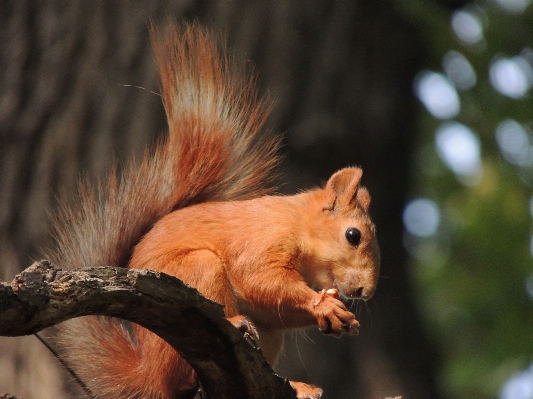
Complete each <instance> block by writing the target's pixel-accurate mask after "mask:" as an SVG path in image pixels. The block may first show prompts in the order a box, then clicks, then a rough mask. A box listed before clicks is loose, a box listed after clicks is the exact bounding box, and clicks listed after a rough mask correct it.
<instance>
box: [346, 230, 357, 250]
mask: <svg viewBox="0 0 533 399" xmlns="http://www.w3.org/2000/svg"><path fill="white" fill-rule="evenodd" d="M345 236H346V239H347V240H348V242H349V243H350V244H352V245H353V246H354V247H357V246H358V245H359V243H360V242H361V232H360V231H359V230H357V229H356V228H355V227H350V228H349V229H348V230H346V233H345Z"/></svg>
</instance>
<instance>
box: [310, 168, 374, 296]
mask: <svg viewBox="0 0 533 399" xmlns="http://www.w3.org/2000/svg"><path fill="white" fill-rule="evenodd" d="M362 174H363V173H362V171H361V169H359V168H345V169H341V170H340V171H338V172H337V173H335V174H334V175H333V176H331V178H330V179H329V180H328V182H327V184H326V186H325V188H323V189H321V190H315V191H312V192H311V193H310V194H311V195H312V196H313V198H312V203H313V206H312V208H313V211H312V212H310V213H309V214H307V220H306V221H305V223H306V224H307V225H308V226H306V229H305V231H306V232H307V234H308V235H307V236H306V237H305V238H304V242H305V246H304V247H303V251H302V269H301V273H302V275H303V277H304V278H305V280H306V281H307V283H308V284H310V285H314V286H317V287H319V288H321V289H322V288H323V289H329V288H337V289H338V290H339V292H340V293H341V294H342V295H343V296H345V297H347V298H354V299H365V300H367V299H369V298H370V297H371V296H372V295H373V294H374V291H375V289H376V285H377V280H378V275H379V265H380V254H379V247H378V243H377V239H376V228H375V226H374V224H373V223H372V221H371V220H370V217H369V216H368V207H369V206H370V195H369V194H368V191H367V190H366V189H365V188H364V187H361V186H360V182H361V176H362Z"/></svg>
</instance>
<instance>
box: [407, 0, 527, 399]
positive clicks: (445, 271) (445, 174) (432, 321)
mask: <svg viewBox="0 0 533 399" xmlns="http://www.w3.org/2000/svg"><path fill="white" fill-rule="evenodd" d="M502 1H503V0H502ZM400 3H401V6H402V7H404V8H405V10H407V11H408V13H409V15H410V16H411V17H412V18H413V20H414V21H415V22H416V23H417V24H418V25H419V26H421V31H422V34H423V35H424V38H425V41H426V45H427V48H428V49H429V51H430V54H429V57H428V58H427V60H426V65H425V68H426V69H427V70H428V71H432V72H437V73H440V74H442V75H444V76H445V73H444V66H443V64H442V62H443V57H444V55H445V54H446V53H447V52H448V51H450V50H455V51H458V52H459V53H461V54H462V55H463V56H464V57H466V59H467V60H468V61H469V62H470V63H471V65H472V67H473V69H474V70H475V72H476V75H477V82H476V84H475V85H474V86H473V87H472V88H470V89H468V90H463V91H461V90H457V93H458V95H459V99H460V104H461V109H460V112H459V114H458V115H457V116H455V117H454V118H453V120H455V121H457V122H460V123H462V124H464V125H466V126H468V127H469V128H470V129H471V130H472V131H473V132H474V134H475V135H477V137H478V139H479V143H480V150H481V151H480V152H481V165H482V173H481V175H480V177H479V179H478V181H477V182H476V183H475V184H470V185H467V184H464V183H462V182H461V179H460V178H458V177H457V176H456V175H455V174H454V172H453V171H451V170H450V169H449V168H448V167H447V166H446V164H445V163H444V162H443V160H442V159H441V157H440V156H439V153H438V149H437V147H436V142H435V132H436V130H437V129H438V127H439V126H440V125H441V124H442V123H443V122H445V121H443V120H441V119H438V118H435V117H433V116H432V115H431V114H430V113H429V112H426V111H423V112H421V114H422V120H421V121H420V133H419V140H418V142H419V148H418V151H417V152H416V153H414V159H413V165H414V170H413V176H414V177H415V179H416V184H415V187H416V189H415V192H413V198H416V197H423V198H428V199H431V200H432V201H434V202H435V203H436V204H437V205H438V207H439V210H440V214H441V219H440V224H439V227H438V230H437V232H436V234H434V235H432V236H429V237H416V236H414V235H410V234H409V233H407V232H406V236H405V243H406V247H407V248H408V249H409V252H410V253H411V255H412V274H413V279H414V280H415V281H416V286H417V290H418V292H419V294H418V299H419V307H420V310H421V312H422V314H423V315H424V317H425V319H426V322H427V326H428V329H429V330H430V334H431V335H432V338H433V341H434V342H436V343H437V345H438V346H439V349H440V352H441V353H442V355H443V368H442V370H441V374H440V376H439V380H440V384H441V387H442V389H443V392H444V393H445V395H446V396H447V397H450V398H480V399H481V398H483V399H484V398H495V397H498V396H499V395H500V392H501V389H502V386H503V385H504V384H505V383H506V381H508V380H509V378H511V377H512V376H513V375H514V374H515V373H517V372H519V371H521V370H524V369H526V368H527V367H529V365H530V364H531V363H532V362H533V259H532V251H533V245H532V225H533V224H532V212H533V211H532V210H531V208H532V206H531V204H533V202H531V199H532V185H533V164H531V163H527V162H525V163H524V164H523V165H521V166H518V165H516V164H513V163H512V162H509V160H508V159H506V157H504V155H503V152H502V151H503V150H502V148H500V146H499V144H498V141H497V139H496V136H495V131H496V128H497V126H498V124H500V123H501V122H502V121H503V120H506V119H513V120H515V121H516V122H518V123H519V124H521V125H522V126H523V127H524V129H525V131H526V132H527V134H528V135H529V136H528V137H529V145H531V144H533V136H532V135H531V131H530V128H531V127H532V126H533V96H532V91H531V89H530V90H529V91H527V93H526V94H525V95H524V96H518V97H517V98H513V97H509V96H506V95H504V94H502V93H500V92H498V91H497V90H496V89H495V87H494V86H493V84H492V83H491V78H490V72H489V71H490V68H491V65H493V63H494V62H495V60H497V59H498V58H497V57H507V58H509V59H510V58H512V57H515V56H519V55H520V54H522V55H524V54H525V55H526V56H525V59H526V60H527V61H528V62H529V63H530V66H531V65H532V64H531V62H532V60H531V59H529V60H528V59H527V55H528V54H529V51H530V50H531V49H533V5H529V6H528V7H526V8H525V10H524V11H522V12H520V11H519V10H514V11H511V10H508V9H505V7H504V6H502V5H501V4H498V3H497V2H495V1H477V2H471V3H468V4H466V5H465V6H463V8H460V9H458V10H455V11H450V10H449V9H445V8H444V7H442V6H440V5H439V4H438V2H430V1H416V2H408V1H401V2H400ZM527 3H528V2H525V3H524V4H527ZM513 4H515V5H516V4H518V5H520V4H519V3H517V2H509V3H508V5H513ZM458 11H467V12H468V13H471V15H474V16H476V17H477V18H478V21H479V22H480V24H481V26H482V28H483V38H482V39H481V40H480V41H478V42H476V43H470V44H469V43H466V42H464V41H461V40H460V39H459V38H458V35H457V34H456V32H454V30H453V29H452V24H451V21H452V18H453V15H454V14H453V13H454V12H458ZM528 78H529V79H533V77H532V76H529V77H528ZM529 84H532V85H533V82H532V81H529ZM526 144H527V143H526ZM528 287H529V291H528ZM529 383H530V384H532V386H533V381H529ZM517 399H519V398H517Z"/></svg>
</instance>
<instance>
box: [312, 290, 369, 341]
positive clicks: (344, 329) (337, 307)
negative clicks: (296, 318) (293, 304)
mask: <svg viewBox="0 0 533 399" xmlns="http://www.w3.org/2000/svg"><path fill="white" fill-rule="evenodd" d="M317 296H318V297H317V299H316V300H314V301H313V314H314V316H315V317H316V320H317V323H318V328H320V330H321V331H322V332H323V333H324V334H331V335H333V336H336V337H339V336H340V335H341V334H342V333H348V334H354V335H357V334H359V322H358V321H357V320H355V316H354V314H353V313H352V312H349V311H348V310H347V309H346V306H345V305H344V303H342V302H341V301H340V299H339V295H338V291H337V290H336V289H331V290H327V291H326V290H322V291H320V292H319V293H317Z"/></svg>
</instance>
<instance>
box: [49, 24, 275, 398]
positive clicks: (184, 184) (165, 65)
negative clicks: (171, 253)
mask: <svg viewBox="0 0 533 399" xmlns="http://www.w3.org/2000/svg"><path fill="white" fill-rule="evenodd" d="M152 41H153V46H154V51H155V55H156V59H157V63H158V66H159V71H160V75H161V96H162V99H163V103H164V106H165V110H166V114H167V118H168V127H169V135H168V136H167V137H165V138H163V139H162V140H160V141H159V142H158V144H157V145H156V147H155V149H153V150H152V151H147V152H146V153H145V155H144V157H143V159H142V162H140V164H139V165H134V164H131V165H129V166H127V167H126V168H125V170H124V172H123V173H121V174H120V176H119V175H118V173H117V172H116V170H113V171H112V172H111V173H110V177H109V178H108V180H107V182H105V183H103V184H101V185H100V186H98V187H92V186H91V185H90V184H89V183H87V182H82V183H81V184H80V199H79V201H78V202H77V203H75V204H74V205H72V206H70V207H67V208H65V209H64V210H63V211H62V212H61V213H60V214H59V215H58V216H57V217H56V218H55V220H54V226H55V238H56V240H57V247H56V250H54V253H53V254H52V256H50V258H51V259H52V261H53V262H54V263H56V264H57V265H58V266H60V267H63V268H78V267H86V266H121V267H125V266H127V263H128V261H129V258H130V256H131V253H132V250H133V247H134V246H135V244H137V242H138V241H139V240H140V238H141V237H142V236H143V235H144V234H145V233H146V232H147V231H148V230H149V229H150V228H151V226H152V225H153V224H154V223H155V222H156V221H157V220H159V219H160V218H162V217H163V216H165V215H166V214H168V213H170V212H171V211H173V210H175V209H179V208H183V207H185V206H189V205H192V204H195V203H199V202H206V201H225V200H233V199H244V198H252V197H255V196H259V195H263V194H266V193H267V192H268V191H269V190H270V188H269V185H270V183H271V177H272V173H271V172H272V169H273V167H275V166H276V164H277V156H276V153H277V149H278V146H279V141H278V140H277V139H275V138H272V137H271V136H270V135H268V134H264V132H263V133H262V134H261V135H259V133H260V131H261V130H262V129H263V125H264V123H265V119H266V118H267V116H268V113H269V111H270V103H269V102H268V101H266V100H265V99H261V98H260V97H259V96H258V93H257V87H256V86H257V85H256V82H255V77H254V75H253V74H252V73H245V72H246V69H247V68H244V67H243V68H240V72H241V73H238V72H239V68H237V67H236V65H235V62H234V61H233V59H232V58H231V57H230V56H229V55H228V53H227V52H226V50H225V49H224V48H222V49H221V48H220V47H219V46H217V44H216V43H215V41H214V40H213V39H212V37H210V35H209V34H208V32H206V31H205V30H202V29H201V28H200V27H199V26H198V25H197V24H194V25H190V26H187V27H185V28H183V29H180V28H176V27H173V26H171V27H169V28H167V29H166V30H165V31H164V32H163V33H158V32H157V31H156V30H155V29H152ZM83 319H85V320H83ZM83 319H78V320H75V321H73V322H70V323H69V324H70V327H69V329H70V330H69V329H65V330H63V333H61V334H60V341H61V342H62V344H64V345H65V346H66V349H67V360H68V361H70V362H71V363H73V366H74V368H75V370H76V371H78V372H79V373H80V375H81V377H82V379H85V380H86V382H87V383H88V385H90V386H91V387H93V388H94V385H93V384H92V383H91V381H98V382H97V385H99V386H107V387H108V388H109V389H108V390H107V391H105V390H104V391H105V392H103V396H105V397H135V395H136V394H135V393H134V392H132V391H130V390H129V389H128V388H127V387H126V386H125V385H124V384H126V381H123V380H121V377H119V376H118V375H117V374H116V373H115V372H116V370H113V369H112V368H111V366H110V365H111V364H116V363H117V362H118V363H121V364H122V365H123V366H122V371H124V370H128V369H129V370H131V373H130V374H129V375H126V376H125V378H126V379H127V378H135V367H136V364H135V363H136V361H137V360H136V359H137V354H136V352H135V350H136V349H135V345H134V343H133V341H132V340H131V337H129V334H128V331H126V330H125V329H124V328H123V327H121V326H120V325H119V323H116V322H113V321H111V320H107V319H103V320H101V321H97V320H98V319H97V318H95V317H91V318H83ZM106 323H107V324H106ZM109 323H111V324H109ZM67 324H68V323H67ZM79 337H85V338H83V339H78V338H79ZM74 348H75V350H74ZM68 353H70V355H68ZM84 353H85V355H84ZM87 353H90V354H91V355H90V357H87V356H88V355H87ZM99 358H100V359H99ZM89 362H98V364H91V365H88V363H89ZM78 366H79V367H82V369H81V370H80V369H79V368H78ZM113 373H115V375H112V374H113ZM137 378H139V383H140V384H142V385H145V386H146V382H145V381H142V376H137ZM113 386H114V388H113ZM128 391H129V393H128ZM142 396H143V397H150V396H149V395H144V394H143V395H142ZM154 397H159V396H154Z"/></svg>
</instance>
